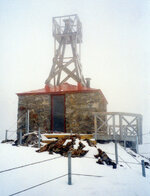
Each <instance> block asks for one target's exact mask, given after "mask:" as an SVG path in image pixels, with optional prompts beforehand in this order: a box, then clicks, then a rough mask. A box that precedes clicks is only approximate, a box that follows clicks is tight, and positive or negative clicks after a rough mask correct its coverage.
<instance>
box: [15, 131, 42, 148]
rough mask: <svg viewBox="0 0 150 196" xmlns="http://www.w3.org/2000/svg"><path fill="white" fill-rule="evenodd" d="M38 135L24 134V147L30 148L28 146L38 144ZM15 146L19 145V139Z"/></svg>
mask: <svg viewBox="0 0 150 196" xmlns="http://www.w3.org/2000/svg"><path fill="white" fill-rule="evenodd" d="M38 141H39V139H38V135H37V133H35V132H33V133H29V134H24V135H23V136H22V144H21V145H22V146H28V145H35V144H38ZM14 144H15V145H18V144H19V138H18V139H17V140H16V141H15V142H14Z"/></svg>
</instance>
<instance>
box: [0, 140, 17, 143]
mask: <svg viewBox="0 0 150 196" xmlns="http://www.w3.org/2000/svg"><path fill="white" fill-rule="evenodd" d="M12 142H14V140H3V141H2V142H1V143H12Z"/></svg>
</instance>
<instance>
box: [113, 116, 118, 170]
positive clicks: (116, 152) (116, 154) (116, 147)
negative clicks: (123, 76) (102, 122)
mask: <svg viewBox="0 0 150 196" xmlns="http://www.w3.org/2000/svg"><path fill="white" fill-rule="evenodd" d="M113 134H114V139H115V160H116V168H117V164H118V146H117V138H116V132H115V115H113Z"/></svg>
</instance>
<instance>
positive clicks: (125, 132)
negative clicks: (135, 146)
mask: <svg viewBox="0 0 150 196" xmlns="http://www.w3.org/2000/svg"><path fill="white" fill-rule="evenodd" d="M123 130H124V149H125V150H126V147H127V145H126V137H127V126H124V129H123Z"/></svg>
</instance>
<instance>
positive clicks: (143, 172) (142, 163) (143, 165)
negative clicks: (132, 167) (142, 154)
mask: <svg viewBox="0 0 150 196" xmlns="http://www.w3.org/2000/svg"><path fill="white" fill-rule="evenodd" d="M141 165H142V176H143V177H146V172H145V163H144V160H141Z"/></svg>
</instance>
